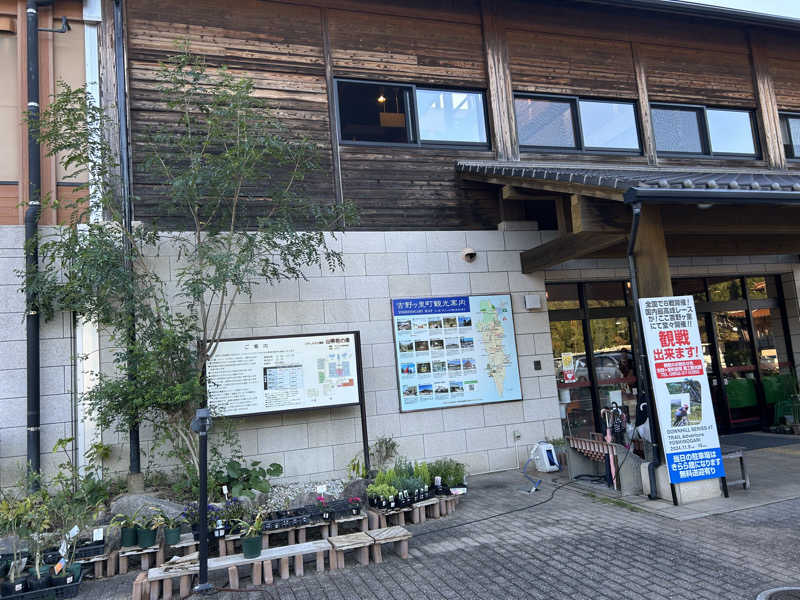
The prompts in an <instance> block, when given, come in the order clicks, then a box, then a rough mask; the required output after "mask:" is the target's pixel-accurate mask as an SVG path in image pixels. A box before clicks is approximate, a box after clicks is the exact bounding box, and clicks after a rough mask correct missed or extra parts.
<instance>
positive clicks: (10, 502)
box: [0, 492, 30, 596]
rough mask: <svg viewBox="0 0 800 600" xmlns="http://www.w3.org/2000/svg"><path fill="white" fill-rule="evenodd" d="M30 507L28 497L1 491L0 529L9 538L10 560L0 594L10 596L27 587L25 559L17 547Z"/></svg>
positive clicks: (0, 587)
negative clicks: (16, 496) (17, 496)
mask: <svg viewBox="0 0 800 600" xmlns="http://www.w3.org/2000/svg"><path fill="white" fill-rule="evenodd" d="M29 508H30V500H29V499H28V498H15V497H14V496H13V495H12V494H11V493H10V492H2V500H0V530H2V531H5V532H7V533H8V534H9V536H10V538H11V544H12V546H11V551H12V555H11V558H12V560H11V562H10V563H9V564H8V572H7V573H6V575H5V581H3V582H2V583H0V595H2V596H10V595H12V594H19V593H22V592H25V591H26V590H27V589H28V576H27V574H26V573H25V564H26V562H27V559H26V558H25V557H24V556H23V555H22V552H21V551H20V548H19V540H20V538H21V536H22V535H23V533H24V532H25V525H26V524H27V520H26V515H27V514H28V510H29Z"/></svg>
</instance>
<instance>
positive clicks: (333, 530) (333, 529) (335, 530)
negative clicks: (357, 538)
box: [330, 512, 369, 537]
mask: <svg viewBox="0 0 800 600" xmlns="http://www.w3.org/2000/svg"><path fill="white" fill-rule="evenodd" d="M354 521H361V531H366V530H367V529H369V519H368V517H367V515H366V514H365V513H363V512H361V513H359V514H357V515H347V516H344V517H339V518H338V519H334V520H333V521H331V522H330V535H331V537H333V536H337V535H339V525H342V524H344V523H352V522H354Z"/></svg>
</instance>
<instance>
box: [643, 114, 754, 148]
mask: <svg viewBox="0 0 800 600" xmlns="http://www.w3.org/2000/svg"><path fill="white" fill-rule="evenodd" d="M654 108H655V109H658V108H660V109H668V110H685V111H687V112H694V113H695V114H696V115H697V122H698V126H699V134H700V145H701V146H702V148H703V151H702V152H700V153H697V152H673V151H669V150H659V149H658V140H657V139H656V135H655V123H653V110H652V109H654ZM650 109H651V110H650V126H651V127H652V129H653V145H654V146H655V150H656V155H657V156H663V157H665V158H667V157H670V158H671V157H675V158H681V157H687V158H697V157H708V158H734V159H742V160H759V159H761V157H762V154H761V140H760V139H759V135H758V122H757V120H756V115H755V110H753V109H751V108H731V107H730V106H707V105H705V104H676V103H671V102H651V103H650ZM709 110H718V111H728V112H738V113H746V114H747V116H748V117H749V119H750V135H751V136H752V137H753V150H754V152H753V154H742V153H739V152H714V148H713V146H712V143H711V130H710V128H709V125H708V111H709Z"/></svg>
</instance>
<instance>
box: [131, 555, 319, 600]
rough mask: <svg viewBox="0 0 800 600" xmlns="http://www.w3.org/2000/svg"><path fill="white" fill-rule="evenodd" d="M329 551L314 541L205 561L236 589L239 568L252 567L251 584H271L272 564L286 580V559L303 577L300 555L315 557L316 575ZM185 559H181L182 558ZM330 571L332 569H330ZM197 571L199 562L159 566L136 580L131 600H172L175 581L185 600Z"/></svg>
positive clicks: (209, 568)
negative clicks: (276, 564) (223, 573)
mask: <svg viewBox="0 0 800 600" xmlns="http://www.w3.org/2000/svg"><path fill="white" fill-rule="evenodd" d="M330 550H331V545H330V544H329V543H328V541H327V540H317V541H314V542H305V543H303V544H293V545H291V546H279V547H277V548H265V549H264V550H262V551H261V554H259V555H258V556H257V557H255V558H245V557H244V555H243V554H233V555H230V556H224V557H223V556H221V557H219V558H210V559H208V570H209V572H211V571H220V570H223V569H226V570H227V571H228V585H229V587H231V588H233V589H238V587H239V567H240V566H251V568H252V572H251V578H252V582H253V584H254V585H261V583H262V580H263V582H264V583H272V582H273V576H272V561H273V560H277V561H278V562H279V573H280V577H281V579H288V578H289V559H291V558H294V572H295V575H298V576H299V575H303V572H304V571H303V556H305V555H306V554H315V555H316V567H317V572H318V573H321V572H322V571H324V570H325V553H326V552H329V551H330ZM185 558H187V557H184V559H185ZM331 568H334V567H333V566H332V567H331ZM199 570H200V566H199V563H197V562H196V561H193V562H192V563H191V564H188V565H181V566H179V567H177V568H170V566H169V564H168V563H167V564H165V565H163V566H161V567H154V568H152V569H149V570H148V572H147V574H144V573H141V574H140V575H139V577H137V578H136V581H134V585H133V595H132V600H147V599H149V600H158V599H159V598H163V599H164V600H167V599H169V598H171V597H172V587H173V582H174V580H175V579H179V580H180V591H179V594H180V598H186V597H188V596H189V595H190V594H191V585H192V578H193V577H194V575H196V574H197V573H198V572H199Z"/></svg>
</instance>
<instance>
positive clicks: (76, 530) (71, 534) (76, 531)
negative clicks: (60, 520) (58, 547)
mask: <svg viewBox="0 0 800 600" xmlns="http://www.w3.org/2000/svg"><path fill="white" fill-rule="evenodd" d="M80 531H81V530H80V529H79V528H78V526H77V525H75V527H73V528H72V529H70V530H69V538H70V539H72V538H74V537H75V536H76V535H78V534H79V533H80Z"/></svg>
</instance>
